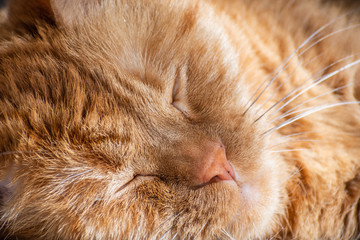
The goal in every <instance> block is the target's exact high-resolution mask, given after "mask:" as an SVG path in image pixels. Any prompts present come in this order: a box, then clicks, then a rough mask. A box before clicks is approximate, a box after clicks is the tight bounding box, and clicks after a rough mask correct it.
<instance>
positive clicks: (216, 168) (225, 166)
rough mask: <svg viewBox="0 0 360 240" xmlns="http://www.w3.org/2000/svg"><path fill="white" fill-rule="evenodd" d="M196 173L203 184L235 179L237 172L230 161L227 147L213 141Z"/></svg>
mask: <svg viewBox="0 0 360 240" xmlns="http://www.w3.org/2000/svg"><path fill="white" fill-rule="evenodd" d="M200 162H201V164H200V166H199V167H198V168H197V171H196V175H197V178H198V180H199V181H200V183H201V184H205V183H210V182H218V181H226V180H235V172H234V169H233V167H232V165H231V164H230V163H229V162H228V160H227V158H226V154H225V148H224V146H223V145H222V144H219V143H211V144H210V145H209V146H208V147H207V148H206V149H205V153H204V155H203V158H202V160H201V161H200Z"/></svg>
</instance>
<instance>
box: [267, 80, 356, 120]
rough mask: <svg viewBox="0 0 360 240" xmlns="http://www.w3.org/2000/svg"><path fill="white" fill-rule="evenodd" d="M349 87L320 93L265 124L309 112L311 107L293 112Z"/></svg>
mask: <svg viewBox="0 0 360 240" xmlns="http://www.w3.org/2000/svg"><path fill="white" fill-rule="evenodd" d="M351 85H352V84H347V85H345V86H342V87H338V88H335V89H332V90H331V91H328V92H325V93H322V94H320V95H318V96H316V97H313V98H310V99H308V100H306V101H304V102H302V103H300V104H299V105H297V106H295V107H293V108H291V109H290V110H288V111H286V112H285V113H283V114H281V115H280V116H279V117H277V118H275V119H273V120H271V121H270V122H269V123H267V125H269V124H272V123H273V122H276V121H277V120H279V119H282V118H284V117H287V116H289V115H292V114H295V113H299V112H303V111H306V110H309V109H311V108H312V107H308V108H304V109H301V110H298V111H294V110H295V109H297V108H299V107H301V106H303V105H304V104H306V103H308V102H311V101H313V100H316V99H318V98H320V97H323V96H325V95H328V94H331V93H334V92H337V91H339V90H341V89H344V88H346V87H349V86H351Z"/></svg>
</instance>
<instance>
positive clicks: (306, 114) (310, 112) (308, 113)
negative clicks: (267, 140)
mask: <svg viewBox="0 0 360 240" xmlns="http://www.w3.org/2000/svg"><path fill="white" fill-rule="evenodd" d="M351 104H360V101H353V102H340V103H333V104H326V105H320V106H317V107H313V108H312V109H311V110H309V111H306V112H304V113H301V114H298V115H297V116H295V117H293V118H290V119H288V120H286V121H284V122H282V123H281V124H279V125H277V126H275V127H272V128H270V129H269V130H267V131H266V132H264V133H263V135H268V134H270V133H272V132H273V131H275V130H278V129H280V128H283V127H285V126H286V125H289V124H291V123H293V122H295V121H297V120H299V119H301V118H304V117H306V116H308V115H310V114H313V113H316V112H319V111H321V110H325V109H328V108H333V107H337V106H344V105H351Z"/></svg>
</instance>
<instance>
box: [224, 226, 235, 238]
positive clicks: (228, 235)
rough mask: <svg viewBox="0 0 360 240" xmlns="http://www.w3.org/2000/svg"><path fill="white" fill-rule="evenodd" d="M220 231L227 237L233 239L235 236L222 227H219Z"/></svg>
mask: <svg viewBox="0 0 360 240" xmlns="http://www.w3.org/2000/svg"><path fill="white" fill-rule="evenodd" d="M221 232H222V233H224V234H225V235H226V236H227V237H228V238H229V239H231V240H235V238H233V237H232V236H231V235H230V234H229V233H228V232H227V231H225V230H224V229H221Z"/></svg>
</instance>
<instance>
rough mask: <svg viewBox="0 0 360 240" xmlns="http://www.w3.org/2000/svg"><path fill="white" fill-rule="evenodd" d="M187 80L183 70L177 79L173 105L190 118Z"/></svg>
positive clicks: (173, 93)
mask: <svg viewBox="0 0 360 240" xmlns="http://www.w3.org/2000/svg"><path fill="white" fill-rule="evenodd" d="M185 79H186V76H185V73H184V71H183V70H181V71H180V73H179V74H178V75H177V77H176V79H175V83H174V87H173V92H172V102H171V104H172V105H173V106H174V107H175V108H176V109H177V110H179V111H180V112H181V113H183V114H184V115H185V117H187V118H188V117H189V108H188V105H187V101H186V86H185Z"/></svg>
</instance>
